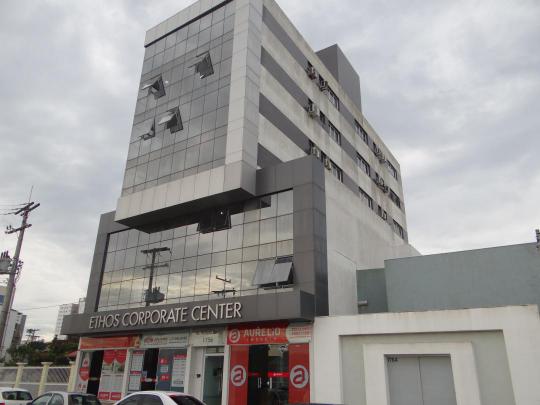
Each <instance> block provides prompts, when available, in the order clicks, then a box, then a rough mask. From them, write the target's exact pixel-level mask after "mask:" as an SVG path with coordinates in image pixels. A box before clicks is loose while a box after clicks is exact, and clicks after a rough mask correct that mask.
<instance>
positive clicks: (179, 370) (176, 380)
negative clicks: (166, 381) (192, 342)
mask: <svg viewBox="0 0 540 405" xmlns="http://www.w3.org/2000/svg"><path fill="white" fill-rule="evenodd" d="M186 360H187V355H186V354H174V355H173V362H172V376H171V389H175V388H181V387H184V380H185V378H186Z"/></svg>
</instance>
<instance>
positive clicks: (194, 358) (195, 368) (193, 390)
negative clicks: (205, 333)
mask: <svg viewBox="0 0 540 405" xmlns="http://www.w3.org/2000/svg"><path fill="white" fill-rule="evenodd" d="M203 375H204V347H193V348H192V349H191V364H190V370H189V387H188V394H190V395H193V396H194V397H195V398H202V386H203Z"/></svg>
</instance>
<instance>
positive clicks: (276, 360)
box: [227, 322, 311, 405]
mask: <svg viewBox="0 0 540 405" xmlns="http://www.w3.org/2000/svg"><path fill="white" fill-rule="evenodd" d="M310 332H311V326H310V325H306V324H303V325H295V324H291V325H289V324H288V323H284V322H275V323H266V324H255V325H243V326H240V327H236V328H230V329H229V330H228V333H227V343H228V344H229V346H230V363H229V375H228V386H229V394H228V403H229V404H235V405H286V404H305V403H309V399H310V375H309V336H310Z"/></svg>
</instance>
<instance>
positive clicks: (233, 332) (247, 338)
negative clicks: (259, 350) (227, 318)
mask: <svg viewBox="0 0 540 405" xmlns="http://www.w3.org/2000/svg"><path fill="white" fill-rule="evenodd" d="M287 326H288V322H272V323H262V324H251V325H239V326H235V327H229V330H228V332H227V344H228V345H259V344H281V343H288V342H289V339H288V338H287Z"/></svg>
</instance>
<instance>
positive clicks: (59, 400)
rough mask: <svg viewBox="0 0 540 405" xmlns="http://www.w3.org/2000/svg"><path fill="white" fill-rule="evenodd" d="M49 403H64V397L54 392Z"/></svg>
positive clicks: (53, 404) (52, 404) (61, 404)
mask: <svg viewBox="0 0 540 405" xmlns="http://www.w3.org/2000/svg"><path fill="white" fill-rule="evenodd" d="M49 405H64V398H62V395H58V394H54V395H53V397H52V399H51V401H50V402H49Z"/></svg>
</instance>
